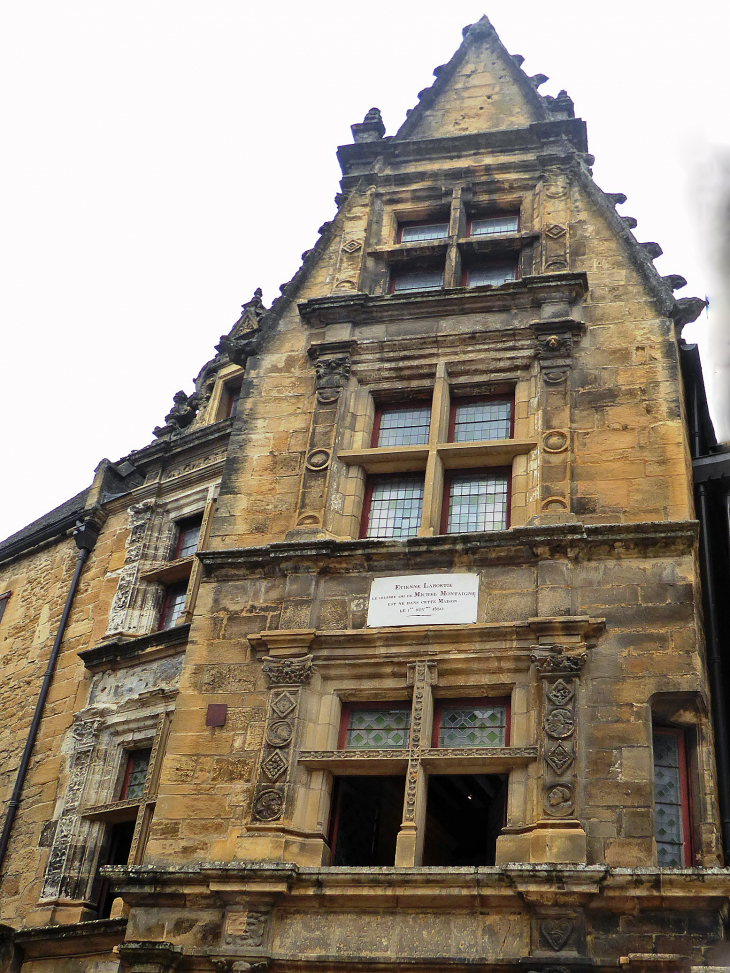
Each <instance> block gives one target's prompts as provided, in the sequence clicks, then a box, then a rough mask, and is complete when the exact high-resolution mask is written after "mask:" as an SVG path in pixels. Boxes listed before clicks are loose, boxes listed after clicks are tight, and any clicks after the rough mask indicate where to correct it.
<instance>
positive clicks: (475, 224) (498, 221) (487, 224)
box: [471, 216, 520, 236]
mask: <svg viewBox="0 0 730 973" xmlns="http://www.w3.org/2000/svg"><path fill="white" fill-rule="evenodd" d="M519 224H520V218H519V216H486V217H483V218H482V219H478V220H472V221H471V235H472V236H499V235H500V234H502V233H517V231H518V229H519Z"/></svg>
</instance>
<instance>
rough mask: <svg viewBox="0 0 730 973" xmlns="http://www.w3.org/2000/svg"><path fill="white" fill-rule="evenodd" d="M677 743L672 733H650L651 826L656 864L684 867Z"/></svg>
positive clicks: (668, 866)
mask: <svg viewBox="0 0 730 973" xmlns="http://www.w3.org/2000/svg"><path fill="white" fill-rule="evenodd" d="M679 761H680V752H679V740H678V739H677V737H676V736H675V735H674V734H669V733H655V734H654V824H655V830H656V843H657V852H658V855H659V865H661V866H664V867H667V868H681V867H682V865H683V864H684V840H685V839H684V834H683V826H682V789H681V782H680V772H679Z"/></svg>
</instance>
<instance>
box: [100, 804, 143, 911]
mask: <svg viewBox="0 0 730 973" xmlns="http://www.w3.org/2000/svg"><path fill="white" fill-rule="evenodd" d="M134 825H135V819H133V820H131V821H120V822H119V823H118V824H113V825H111V827H110V828H109V851H108V853H107V856H106V860H105V861H104V862H103V864H105V865H126V864H128V862H129V854H130V852H131V850H132V840H133V838H134ZM115 898H116V896H115V895H114V894H113V892H112V890H111V888H110V884H109V881H108V879H103V880H102V883H101V888H100V890H99V911H98V917H99V919H108V918H109V916H110V914H111V911H112V902H113V901H114V899H115Z"/></svg>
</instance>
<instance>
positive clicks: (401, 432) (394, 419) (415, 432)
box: [378, 405, 431, 446]
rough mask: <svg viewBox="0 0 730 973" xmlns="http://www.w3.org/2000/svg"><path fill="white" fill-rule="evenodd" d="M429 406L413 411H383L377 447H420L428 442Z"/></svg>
mask: <svg viewBox="0 0 730 973" xmlns="http://www.w3.org/2000/svg"><path fill="white" fill-rule="evenodd" d="M430 425H431V406H430V405H424V406H419V407H417V408H415V409H383V411H382V412H381V413H380V431H379V432H378V446H421V445H423V444H424V443H427V442H428V430H429V427H430Z"/></svg>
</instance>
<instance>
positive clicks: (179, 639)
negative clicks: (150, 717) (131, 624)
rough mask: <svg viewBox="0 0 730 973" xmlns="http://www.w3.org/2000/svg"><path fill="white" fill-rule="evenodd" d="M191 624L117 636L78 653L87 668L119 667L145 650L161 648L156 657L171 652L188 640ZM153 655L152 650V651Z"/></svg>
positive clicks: (133, 659) (155, 654)
mask: <svg viewBox="0 0 730 973" xmlns="http://www.w3.org/2000/svg"><path fill="white" fill-rule="evenodd" d="M189 633H190V625H176V626H175V627H174V628H168V629H166V630H165V631H162V632H152V633H151V634H149V635H139V636H137V637H135V638H128V639H125V638H115V639H114V640H113V641H109V642H101V643H100V644H99V645H94V646H93V647H92V648H90V649H83V650H82V651H81V652H79V653H78V655H79V658H80V659H81V660H82V662H83V663H84V665H85V666H86V668H87V669H90V670H91V671H92V672H98V671H99V670H100V669H111V668H119V667H120V666H122V665H128V664H129V663H130V662H133V661H135V660H136V659H137V658H138V657H139V656H140V655H141V654H142V653H143V652H148V651H150V650H152V649H159V650H160V651H159V652H155V653H154V656H155V658H158V657H159V656H161V655H164V654H171V653H172V650H176V649H177V647H178V646H181V645H184V644H185V643H186V642H187V640H188V634H189ZM150 657H151V652H150Z"/></svg>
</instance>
